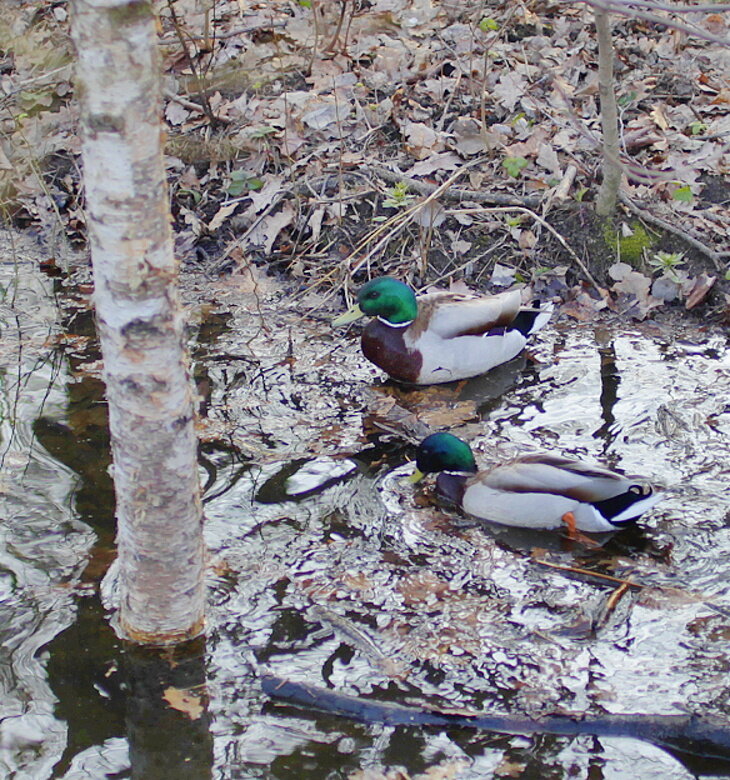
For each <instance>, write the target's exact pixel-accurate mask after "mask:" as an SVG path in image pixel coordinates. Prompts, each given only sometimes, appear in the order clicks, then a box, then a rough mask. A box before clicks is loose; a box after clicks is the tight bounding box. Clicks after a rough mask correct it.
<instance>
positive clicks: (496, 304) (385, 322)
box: [332, 276, 551, 385]
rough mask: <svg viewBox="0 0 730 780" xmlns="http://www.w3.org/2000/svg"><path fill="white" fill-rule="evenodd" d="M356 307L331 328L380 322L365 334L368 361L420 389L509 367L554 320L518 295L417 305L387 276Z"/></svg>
mask: <svg viewBox="0 0 730 780" xmlns="http://www.w3.org/2000/svg"><path fill="white" fill-rule="evenodd" d="M357 301H358V302H357V305H356V306H353V307H352V308H351V309H350V310H349V311H348V312H346V313H345V314H342V315H340V316H339V317H336V318H335V319H334V320H333V321H332V325H333V326H335V327H337V326H339V325H346V324H348V323H350V322H354V321H355V320H356V319H358V318H359V317H362V316H363V315H369V316H371V317H377V319H375V320H373V321H372V322H371V323H369V324H368V325H367V327H366V328H365V330H364V331H363V334H362V342H361V343H362V351H363V354H364V355H365V357H366V358H367V359H368V360H369V361H370V362H371V363H375V365H376V366H379V367H380V368H382V369H383V370H384V371H385V372H387V373H388V374H389V375H390V376H391V377H392V378H393V379H396V380H398V381H399V382H408V383H410V384H416V385H433V384H440V383H442V382H453V381H454V380H457V379H468V378H470V377H473V376H479V375H480V374H484V373H486V372H487V371H489V370H490V369H491V368H494V367H495V366H498V365H500V364H502V363H506V362H507V361H508V360H511V359H512V358H513V357H515V355H517V354H518V353H519V352H520V351H521V350H522V349H523V347H524V346H525V344H526V343H527V338H528V336H529V335H530V334H531V333H534V332H535V331H536V330H539V329H540V328H541V327H542V326H543V325H544V324H545V323H546V322H547V321H548V320H549V319H550V313H551V312H550V310H549V309H544V310H540V309H530V308H524V307H522V305H521V304H522V299H521V294H520V291H519V290H511V291H509V292H505V293H500V294H498V295H490V296H479V295H464V294H461V293H452V292H446V291H443V292H434V293H429V294H427V295H421V296H419V297H418V298H416V295H415V293H414V292H413V290H411V288H410V287H408V285H406V284H403V282H399V281H398V280H397V279H393V278H392V277H390V276H382V277H380V278H378V279H373V280H372V281H371V282H368V283H367V284H366V285H364V286H363V287H362V288H361V289H360V291H359V292H358V295H357Z"/></svg>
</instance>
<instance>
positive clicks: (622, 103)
mask: <svg viewBox="0 0 730 780" xmlns="http://www.w3.org/2000/svg"><path fill="white" fill-rule="evenodd" d="M636 98H637V94H636V92H628V93H627V94H625V95H621V97H620V98H619V99H618V100H617V101H616V102H617V103H618V105H619V107H620V108H626V107H627V106H630V105H631V104H632V103H633V102H634V101H635V100H636Z"/></svg>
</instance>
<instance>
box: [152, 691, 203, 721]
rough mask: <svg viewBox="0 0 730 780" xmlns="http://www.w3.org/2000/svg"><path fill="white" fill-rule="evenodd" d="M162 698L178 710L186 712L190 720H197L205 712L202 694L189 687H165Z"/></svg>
mask: <svg viewBox="0 0 730 780" xmlns="http://www.w3.org/2000/svg"><path fill="white" fill-rule="evenodd" d="M162 698H163V699H164V700H165V701H166V702H167V703H168V704H169V705H170V706H171V707H172V709H174V710H178V712H184V713H185V714H186V715H187V716H188V717H189V718H190V720H197V719H198V718H199V717H200V716H201V715H202V714H203V710H204V708H203V704H202V700H201V698H200V696H196V695H195V694H192V693H190V689H189V688H173V687H170V688H165V690H164V691H163V693H162Z"/></svg>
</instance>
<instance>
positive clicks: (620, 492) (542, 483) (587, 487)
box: [444, 454, 662, 533]
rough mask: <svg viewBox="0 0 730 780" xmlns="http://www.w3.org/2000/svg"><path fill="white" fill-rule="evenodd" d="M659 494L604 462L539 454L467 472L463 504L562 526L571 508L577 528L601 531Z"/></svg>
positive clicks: (510, 519)
mask: <svg viewBox="0 0 730 780" xmlns="http://www.w3.org/2000/svg"><path fill="white" fill-rule="evenodd" d="M444 476H445V475H444ZM661 497H662V496H661V494H660V493H656V492H654V491H653V490H652V488H651V487H649V486H648V485H646V484H644V483H642V482H640V481H637V480H635V479H631V478H629V477H626V476H623V475H621V474H616V473H615V472H613V471H609V470H608V469H605V468H602V467H600V466H593V465H590V464H587V463H583V462H582V461H577V460H571V459H569V458H563V457H560V456H555V455H549V454H536V455H525V456H522V457H520V458H517V459H516V460H514V461H512V462H510V463H507V464H504V465H502V466H497V467H496V468H494V469H491V470H490V471H486V472H480V473H478V474H475V475H474V476H471V477H468V478H467V479H466V482H465V483H464V486H463V495H462V498H461V506H462V508H463V509H464V511H465V512H467V513H468V514H470V515H474V516H475V517H479V518H482V519H484V520H489V521H491V522H494V523H501V524H502V525H511V526H519V527H522V528H545V529H548V528H559V527H561V526H564V525H565V516H566V515H567V514H568V513H570V514H572V516H573V518H574V520H575V527H576V528H577V529H578V530H581V531H588V532H594V533H597V532H604V531H615V530H616V529H617V528H618V527H621V526H622V525H624V524H626V523H627V522H629V521H631V520H634V519H636V518H637V517H639V516H640V515H641V514H643V513H644V512H645V511H646V510H647V509H649V508H650V507H652V506H654V504H656V503H657V502H658V501H659V500H660V499H661Z"/></svg>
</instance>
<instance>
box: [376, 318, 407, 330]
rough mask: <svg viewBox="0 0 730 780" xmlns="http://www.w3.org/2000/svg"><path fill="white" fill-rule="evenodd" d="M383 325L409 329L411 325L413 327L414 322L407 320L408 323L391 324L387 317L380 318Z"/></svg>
mask: <svg viewBox="0 0 730 780" xmlns="http://www.w3.org/2000/svg"><path fill="white" fill-rule="evenodd" d="M378 319H379V320H380V322H382V323H383V325H387V326H388V327H389V328H407V327H408V326H409V325H413V323H414V320H407V321H406V322H391V321H390V320H386V319H385V317H378Z"/></svg>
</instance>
